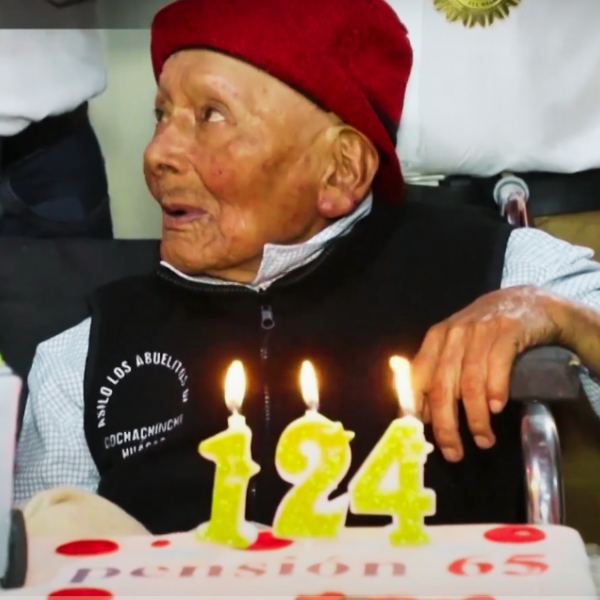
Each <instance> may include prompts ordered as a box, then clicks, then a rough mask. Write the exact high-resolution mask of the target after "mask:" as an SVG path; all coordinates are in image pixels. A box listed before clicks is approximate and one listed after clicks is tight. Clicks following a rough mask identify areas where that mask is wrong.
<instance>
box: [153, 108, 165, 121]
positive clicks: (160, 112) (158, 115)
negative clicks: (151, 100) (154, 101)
mask: <svg viewBox="0 0 600 600" xmlns="http://www.w3.org/2000/svg"><path fill="white" fill-rule="evenodd" d="M164 116H165V111H164V110H162V109H160V108H155V109H154V118H155V119H156V122H157V123H160V122H161V121H162V120H163V117H164Z"/></svg>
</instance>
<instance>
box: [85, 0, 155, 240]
mask: <svg viewBox="0 0 600 600" xmlns="http://www.w3.org/2000/svg"><path fill="white" fill-rule="evenodd" d="M163 4H164V2H163ZM103 34H104V42H105V48H106V56H107V66H108V89H107V90H106V92H105V93H104V94H103V95H102V96H101V97H99V98H97V99H96V100H94V101H93V102H92V104H91V115H92V122H93V124H94V128H95V129H96V133H97V134H98V137H99V139H100V144H101V145H102V149H103V152H104V157H105V159H106V168H107V172H108V181H109V185H110V194H111V200H112V214H113V219H114V225H115V236H116V237H119V238H148V237H152V238H155V237H158V236H159V235H160V213H159V211H158V209H157V207H156V204H155V202H154V200H153V199H152V197H151V196H150V195H149V193H148V191H147V190H146V184H145V183H144V176H143V173H142V154H143V151H144V148H145V146H146V144H147V143H148V141H149V140H150V138H151V136H152V132H153V129H154V116H153V109H154V93H155V90H156V84H155V82H154V77H153V75H152V67H151V63H150V51H149V43H150V35H149V31H148V30H147V29H105V30H103Z"/></svg>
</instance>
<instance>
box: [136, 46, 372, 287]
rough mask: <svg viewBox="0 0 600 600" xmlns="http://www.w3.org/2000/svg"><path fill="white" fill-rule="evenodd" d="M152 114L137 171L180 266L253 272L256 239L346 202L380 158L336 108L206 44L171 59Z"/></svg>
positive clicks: (304, 226)
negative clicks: (159, 213)
mask: <svg viewBox="0 0 600 600" xmlns="http://www.w3.org/2000/svg"><path fill="white" fill-rule="evenodd" d="M156 114H157V121H158V122H157V125H156V131H155V135H154V138H153V140H152V141H151V143H150V145H149V146H148V148H147V150H146V153H145V157H144V158H145V160H144V171H145V176H146V181H147V183H148V187H149V189H150V191H151V193H152V194H153V196H154V197H155V198H156V200H157V201H158V202H159V203H160V205H161V207H162V208H163V236H162V257H163V259H164V260H166V261H167V262H169V263H170V264H172V265H173V266H175V267H177V268H178V269H180V270H181V271H183V272H185V273H188V274H199V273H205V274H209V275H213V276H217V277H221V278H224V279H231V280H236V281H241V282H250V281H252V280H253V279H254V277H255V275H256V273H257V271H258V268H259V266H260V260H261V257H262V252H263V248H264V245H265V244H267V243H277V244H294V243H300V242H302V241H305V240H308V239H310V238H311V237H313V236H314V235H315V234H316V233H318V232H319V231H321V230H322V229H324V228H325V227H326V226H327V225H329V224H330V223H331V221H332V220H333V219H335V218H337V217H340V216H343V215H345V214H348V213H349V212H351V211H352V210H353V209H354V208H355V206H356V205H357V204H358V203H359V202H361V201H362V200H363V199H364V197H365V196H366V195H367V194H368V192H369V189H370V185H371V181H372V179H373V177H374V175H375V173H376V171H377V167H378V164H379V158H378V154H377V152H376V150H375V149H374V147H373V146H372V145H371V143H370V142H369V141H368V140H367V139H366V138H365V137H364V136H362V135H361V134H359V133H358V132H356V131H355V130H352V129H351V128H349V127H346V126H344V125H343V124H342V123H341V122H340V121H339V119H337V118H336V117H335V116H334V115H331V114H328V113H325V112H324V111H322V110H321V109H319V108H318V107H317V106H316V105H314V104H313V103H312V102H310V101H308V100H307V99H306V98H304V97H303V96H302V95H300V94H299V93H297V92H295V91H294V90H292V89H290V88H289V87H287V86H286V85H284V84H283V83H281V82H279V81H278V80H276V79H274V78H272V77H270V76H269V75H267V74H266V73H264V72H262V71H259V70H258V69H255V68H254V67H252V66H250V65H247V64H245V63H243V62H240V61H238V60H235V59H233V58H230V57H227V56H224V55H221V54H218V53H214V52H209V51H206V50H186V51H182V52H178V53H176V54H174V55H173V56H172V57H171V58H169V60H168V61H167V62H166V64H165V66H164V69H163V72H162V74H161V77H160V82H159V90H158V95H157V99H156ZM177 211H180V212H181V211H183V212H184V214H182V215H180V216H177Z"/></svg>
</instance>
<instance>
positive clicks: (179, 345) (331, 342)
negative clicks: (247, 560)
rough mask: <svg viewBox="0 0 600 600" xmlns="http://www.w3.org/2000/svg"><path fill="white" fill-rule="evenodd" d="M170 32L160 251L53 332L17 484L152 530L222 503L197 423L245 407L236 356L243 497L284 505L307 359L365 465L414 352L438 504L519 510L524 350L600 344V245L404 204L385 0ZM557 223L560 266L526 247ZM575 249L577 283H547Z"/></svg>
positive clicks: (179, 9)
mask: <svg viewBox="0 0 600 600" xmlns="http://www.w3.org/2000/svg"><path fill="white" fill-rule="evenodd" d="M152 57H153V63H154V68H155V73H156V77H157V79H158V84H159V87H158V94H157V98H156V118H157V125H156V132H155V135H154V138H153V140H152V142H151V143H150V145H149V147H148V149H147V152H146V155H145V173H146V178H147V182H148V186H149V188H150V190H151V191H152V193H153V195H154V196H155V198H156V200H157V202H158V203H159V204H160V206H161V208H162V212H163V238H162V244H161V254H162V264H161V266H160V269H159V270H158V272H157V273H156V274H154V275H152V276H148V277H141V278H136V279H130V280H125V281H121V282H118V283H116V284H112V285H109V286H108V287H106V288H104V289H101V290H99V291H98V292H97V293H96V294H95V296H94V299H93V314H92V317H91V319H89V320H87V321H85V322H83V323H82V324H80V325H79V326H77V327H75V328H73V329H71V330H69V331H67V332H65V333H63V334H61V335H59V336H58V337H56V338H54V339H52V340H49V341H48V342H45V343H44V344H42V345H41V346H40V348H39V349H38V353H37V356H36V359H35V362H34V366H33V370H32V373H31V376H30V380H29V385H30V398H29V402H28V406H27V410H26V415H25V423H24V426H23V433H22V436H21V440H20V445H19V452H18V464H17V482H16V501H17V502H25V501H27V500H28V499H29V498H31V497H32V496H33V495H34V494H36V493H37V492H39V491H41V490H44V489H48V488H52V487H58V486H75V487H78V488H81V489H84V490H87V491H89V492H94V493H97V494H98V495H99V496H101V497H103V498H105V499H107V500H109V501H110V502H112V503H113V504H115V505H117V506H118V507H120V508H121V509H123V510H124V511H126V512H127V513H129V514H130V515H132V516H133V517H135V518H136V519H137V520H138V521H139V522H140V523H142V524H143V525H144V526H145V527H146V528H147V529H148V530H150V531H152V532H153V533H164V532H172V531H178V530H186V529H190V528H193V527H195V526H196V525H198V524H199V523H200V522H201V521H204V520H207V518H208V516H209V514H210V504H211V494H210V490H211V487H212V482H213V472H214V470H213V465H212V463H210V462H208V461H206V460H205V459H203V458H202V457H201V456H199V454H198V451H197V448H198V443H199V441H200V440H202V439H205V438H207V437H209V436H212V435H214V434H216V433H217V432H219V431H221V430H223V429H224V428H225V426H226V421H227V415H228V412H227V408H226V406H225V403H224V401H223V389H222V386H223V377H224V373H225V371H226V369H227V367H228V365H229V364H230V363H231V361H232V360H234V359H240V360H242V361H243V363H244V365H245V368H246V373H247V375H248V379H249V384H248V390H247V394H246V398H245V401H244V414H245V416H246V419H247V422H248V424H249V426H250V427H251V429H252V431H253V434H254V437H253V448H252V453H253V457H254V459H255V460H256V461H257V462H258V463H260V465H261V471H260V473H259V474H258V475H257V476H256V477H254V478H253V479H252V481H251V487H250V490H249V497H248V509H247V518H248V519H249V520H254V521H259V522H264V523H270V522H271V520H272V518H273V515H274V511H275V509H276V507H277V505H278V503H279V501H280V500H281V498H282V496H283V494H284V493H285V491H286V489H287V486H286V484H285V483H284V482H283V481H282V480H281V479H280V478H279V476H278V474H277V472H276V470H275V467H274V451H275V446H276V443H277V440H278V439H279V436H280V434H281V432H282V431H283V429H284V428H285V427H286V426H287V425H288V424H289V423H290V422H291V421H292V420H294V419H295V418H297V417H298V416H300V415H301V414H302V413H303V412H304V408H305V407H304V405H303V402H302V399H301V397H300V392H299V389H298V385H297V380H298V377H297V376H298V372H299V367H300V364H301V361H302V360H304V359H310V360H311V361H312V362H313V363H314V364H315V365H316V367H317V370H318V373H319V382H320V387H321V393H322V402H321V409H320V410H321V411H322V413H323V414H325V415H326V416H327V417H329V418H331V419H333V420H340V421H341V422H342V423H343V424H344V425H345V427H346V429H348V430H351V431H354V432H355V433H356V437H355V440H354V441H353V442H352V453H353V462H352V466H351V469H350V471H349V474H348V477H351V476H352V475H353V474H354V473H355V472H356V469H357V468H358V466H359V465H360V464H361V463H362V462H363V461H364V459H365V457H366V456H367V455H368V453H369V452H370V451H371V449H372V448H373V447H374V445H375V443H376V442H377V440H378V439H379V438H380V437H381V435H382V434H383V432H384V431H385V429H386V427H387V426H388V424H389V422H390V420H392V419H393V418H395V417H396V415H397V412H398V407H397V401H396V399H395V398H394V393H393V390H392V386H391V385H390V383H391V382H390V379H391V377H390V371H389V367H388V360H389V357H390V356H391V355H393V354H401V355H404V356H407V357H409V358H411V359H414V362H413V366H414V369H413V371H414V386H415V390H416V395H417V398H418V400H419V406H421V407H422V408H423V412H424V413H425V414H426V417H427V416H430V417H431V423H432V427H431V428H429V429H428V435H429V437H430V439H431V440H432V441H434V442H435V443H436V450H435V451H434V452H433V454H432V455H431V456H430V458H429V461H428V464H427V471H426V483H427V485H428V486H430V487H432V488H434V489H435V490H436V492H437V495H438V507H437V514H436V516H435V518H434V519H432V522H437V523H464V522H478V521H479V522H481V521H504V522H516V521H519V520H521V519H522V518H523V515H522V513H521V510H522V506H523V498H522V493H523V490H522V475H521V470H522V467H521V459H520V450H519V427H518V415H517V412H516V411H515V409H514V407H511V406H510V405H506V402H507V388H508V379H509V373H510V368H511V364H512V362H513V359H514V358H515V356H516V354H517V353H518V352H520V351H521V350H523V349H525V348H527V347H530V346H534V345H538V344H547V343H560V344H564V345H565V346H568V347H570V348H573V349H574V350H575V351H576V352H577V353H578V354H579V355H580V356H581V357H582V359H583V360H584V361H585V362H586V363H588V364H589V365H590V366H591V367H592V368H594V369H597V370H600V335H599V334H600V314H599V313H598V312H596V311H595V310H594V309H591V308H588V307H586V306H585V305H584V304H583V303H579V302H578V301H579V300H582V301H588V304H589V303H591V300H590V298H591V297H592V296H593V295H594V294H596V295H598V290H599V289H600V274H599V272H598V265H597V264H596V263H593V262H592V261H590V260H589V259H588V258H587V255H586V254H585V251H582V250H581V249H578V248H575V247H572V246H570V245H569V244H567V243H565V242H562V241H558V240H553V239H552V238H550V237H549V236H548V235H547V234H545V233H542V232H538V231H522V230H514V231H513V230H512V229H511V228H510V227H508V226H507V225H505V224H503V223H501V222H499V221H497V220H494V219H488V218H487V217H485V216H482V217H478V216H474V215H472V214H471V213H469V212H467V213H464V212H462V211H460V210H451V209H441V208H440V209H437V208H431V207H428V206H423V205H409V204H406V205H405V204H403V202H402V178H401V173H400V168H399V164H398V159H397V157H396V153H395V132H396V130H397V127H398V123H399V121H400V116H401V109H402V103H403V98H404V92H405V87H406V83H407V79H408V75H409V71H410V66H411V51H410V47H409V43H408V40H407V35H406V31H405V29H404V27H403V26H402V25H401V23H400V22H399V20H398V18H397V16H396V15H395V13H394V11H393V10H392V9H391V8H390V7H389V6H388V5H387V4H386V3H385V2H384V1H383V0H353V1H352V2H347V1H346V0H283V1H282V0H261V2H260V3H249V2H248V1H247V0H221V1H220V2H209V1H208V0H180V1H178V2H175V3H173V4H171V5H169V6H167V7H166V8H164V9H163V10H162V11H161V12H160V13H159V14H158V16H157V17H156V19H155V21H154V24H153V31H152ZM536 238H537V239H542V238H544V240H545V241H546V242H547V243H549V244H554V245H556V247H557V248H559V249H560V250H561V254H562V262H561V263H560V264H559V263H558V262H557V264H556V270H555V271H553V272H549V271H548V270H545V269H543V270H539V269H537V268H536V264H537V262H536V261H537V258H536V256H535V254H534V253H531V252H526V253H523V252H522V250H523V248H526V249H530V248H531V240H532V239H533V240H535V239H536ZM566 273H568V274H569V276H570V279H571V280H572V281H578V282H579V283H581V285H579V287H578V289H579V290H580V293H579V296H578V297H576V298H571V299H569V298H567V296H568V294H567V293H565V294H562V295H559V294H557V293H554V292H553V291H552V287H553V283H554V282H555V280H557V278H559V277H561V276H564V275H565V274H566ZM581 290H584V291H582V292H581ZM347 481H348V479H346V480H344V481H343V482H342V485H341V488H340V489H344V488H345V485H346V484H347ZM348 522H349V524H351V525H353V524H365V523H373V522H375V521H374V519H366V518H361V517H357V516H350V517H349V521H348Z"/></svg>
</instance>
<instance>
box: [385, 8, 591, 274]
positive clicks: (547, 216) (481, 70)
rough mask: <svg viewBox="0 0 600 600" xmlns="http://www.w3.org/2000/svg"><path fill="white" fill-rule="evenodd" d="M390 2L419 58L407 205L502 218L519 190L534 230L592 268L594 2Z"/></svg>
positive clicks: (402, 150)
mask: <svg viewBox="0 0 600 600" xmlns="http://www.w3.org/2000/svg"><path fill="white" fill-rule="evenodd" d="M388 2H389V3H390V4H391V5H392V6H393V8H394V9H395V10H396V12H397V13H398V15H399V17H400V19H401V20H403V21H404V23H405V24H406V25H407V28H408V31H409V35H410V40H411V44H412V47H413V51H414V59H415V63H414V68H413V72H412V75H411V80H410V82H409V87H408V95H407V101H406V105H405V111H404V116H403V121H402V127H401V128H400V144H399V154H400V156H401V157H402V163H403V170H404V174H405V177H406V179H407V181H408V182H409V183H411V182H412V183H413V184H420V185H415V186H409V197H410V198H411V199H415V200H420V201H426V202H440V203H443V204H449V203H456V204H468V205H472V206H478V207H481V208H483V209H485V210H491V211H494V213H497V212H498V206H497V204H496V201H499V202H502V201H504V200H506V197H507V195H510V194H511V192H516V193H517V195H519V193H520V192H521V193H522V195H523V196H524V197H528V201H527V207H528V212H529V218H530V224H532V225H533V224H535V226H536V227H538V228H541V229H543V230H545V231H547V232H548V233H551V234H552V235H555V236H556V237H559V238H562V239H564V240H567V241H569V242H571V243H573V244H577V245H580V246H585V247H587V248H591V249H593V250H595V252H596V259H598V257H599V256H600V35H598V24H600V2H597V0H571V1H570V2H564V1H563V0H495V1H493V2H481V1H479V0H388ZM513 175H515V176H516V180H515V179H514V178H513ZM519 187H520V188H521V190H519ZM494 192H496V193H494ZM495 196H496V199H495ZM537 251H538V252H540V251H543V249H538V250H537ZM582 253H583V254H582V255H586V256H591V253H590V252H589V251H585V250H582ZM586 253H587V254H586ZM554 258H555V257H554V256H553V254H552V253H548V254H547V264H548V266H551V265H552V263H553V261H554Z"/></svg>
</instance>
